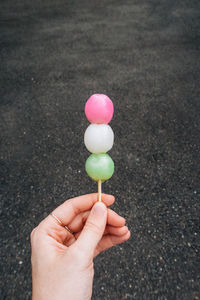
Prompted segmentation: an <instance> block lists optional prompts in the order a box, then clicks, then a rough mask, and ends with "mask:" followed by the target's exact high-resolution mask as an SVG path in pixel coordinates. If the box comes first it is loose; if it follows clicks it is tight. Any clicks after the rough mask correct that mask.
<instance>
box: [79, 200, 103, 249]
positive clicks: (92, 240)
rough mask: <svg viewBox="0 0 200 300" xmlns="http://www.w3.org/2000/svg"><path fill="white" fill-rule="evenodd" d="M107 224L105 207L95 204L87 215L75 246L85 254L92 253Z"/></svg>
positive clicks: (101, 204) (100, 203)
mask: <svg viewBox="0 0 200 300" xmlns="http://www.w3.org/2000/svg"><path fill="white" fill-rule="evenodd" d="M106 223H107V207H106V206H105V204H104V203H102V202H96V203H95V204H94V206H93V208H92V210H91V212H90V214H89V217H88V219H87V222H86V223H85V226H84V228H83V230H82V232H81V234H80V236H79V238H78V239H77V241H76V243H77V244H78V245H77V246H79V247H81V249H82V250H83V251H84V252H85V253H91V251H92V253H94V251H95V249H96V247H97V245H98V243H99V241H100V240H101V238H102V236H103V233H104V230H105V227H106Z"/></svg>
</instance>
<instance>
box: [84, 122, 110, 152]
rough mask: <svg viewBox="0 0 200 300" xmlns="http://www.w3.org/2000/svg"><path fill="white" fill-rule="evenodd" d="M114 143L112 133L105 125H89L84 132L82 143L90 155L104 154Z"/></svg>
mask: <svg viewBox="0 0 200 300" xmlns="http://www.w3.org/2000/svg"><path fill="white" fill-rule="evenodd" d="M113 142H114V133H113V131H112V128H111V127H110V126H109V125H107V124H90V125H89V126H88V128H87V129H86V131H85V135H84V143H85V146H86V148H87V149H88V151H89V152H91V153H106V152H107V151H109V150H110V149H111V148H112V146H113Z"/></svg>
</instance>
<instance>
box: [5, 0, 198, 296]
mask: <svg viewBox="0 0 200 300" xmlns="http://www.w3.org/2000/svg"><path fill="white" fill-rule="evenodd" d="M199 80H200V2H199V1H195V0H190V1H174V0H173V1H172V0H162V1H158V0H150V1H147V0H146V1H145V0H144V1H143V0H140V1H139V0H129V1H119V0H116V1H114V0H113V1H111V0H107V1H98V0H94V1H87V0H86V1H71V0H69V1H67V0H65V1H64V0H56V1H55V0H45V1H39V0H35V1H32V2H31V1H22V0H16V1H15V2H13V1H11V0H7V1H4V0H3V1H1V3H0V102H1V117H0V123H1V141H2V143H1V201H0V214H1V218H0V219H1V221H0V222H1V223H0V228H1V243H0V248H1V249H0V253H1V254H0V256H1V257H0V264H1V272H0V277H1V278H0V279H1V280H0V284H1V295H0V299H2V300H3V299H20V300H23V299H31V266H30V241H29V235H30V232H31V230H32V229H33V228H34V227H35V226H36V225H37V224H38V223H39V222H40V221H41V220H42V219H43V218H44V217H45V216H47V215H48V214H49V213H50V212H51V211H52V210H53V209H54V208H55V207H56V206H58V205H59V204H61V203H62V202H63V201H64V200H66V199H68V198H71V197H74V196H77V195H82V194H85V193H90V192H94V191H96V190H97V186H96V184H95V183H94V182H93V181H92V180H91V179H90V178H89V177H88V176H87V174H86V172H85V170H84V165H85V161H86V159H87V157H88V156H89V152H87V150H86V148H85V146H84V143H83V136H84V132H85V130H86V128H87V126H88V125H89V123H88V121H87V119H86V117H85V115H84V106H85V102H86V101H87V99H88V98H89V96H91V95H92V94H94V93H104V94H107V95H108V96H109V97H110V98H111V99H112V101H113V103H114V107H115V114H114V118H113V120H112V121H111V124H110V125H111V127H112V128H113V131H114V133H115V143H114V147H113V149H112V150H111V151H110V153H109V154H110V156H111V157H112V158H113V160H114V162H115V173H114V176H113V177H112V178H111V179H110V180H109V181H107V182H106V183H104V184H103V191H104V192H105V193H110V194H113V195H115V197H116V202H115V204H114V205H113V209H114V210H116V211H117V212H118V213H120V214H121V215H122V216H124V217H125V218H126V219H127V224H128V226H129V227H130V229H131V233H132V236H131V239H130V240H129V241H128V242H126V243H125V244H123V245H119V246H117V247H116V248H114V249H111V250H108V251H107V252H105V253H103V254H102V255H100V256H99V257H98V258H97V259H96V262H95V280H94V292H93V299H94V300H101V299H108V300H109V299H112V300H121V299H163V300H164V299H182V300H184V299H186V300H188V299H199V298H200V291H199V272H198V270H199V265H198V263H199V246H200V243H199V200H200V199H199V192H200V189H199V188H200V184H199V178H200V176H199V175H200V174H199V169H200V168H199V162H200V160H199V150H200V149H199V148H200V144H199V137H200V132H199V131H200V122H199V121H200V99H199V96H200V85H199Z"/></svg>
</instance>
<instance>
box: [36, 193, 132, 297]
mask: <svg viewBox="0 0 200 300" xmlns="http://www.w3.org/2000/svg"><path fill="white" fill-rule="evenodd" d="M96 202H97V194H89V195H84V196H80V197H77V198H73V199H70V200H67V201H65V202H64V203H63V204H62V205H60V206H59V207H57V208H56V209H55V210H54V212H53V213H54V215H55V216H56V217H57V218H58V219H59V220H60V221H61V222H62V224H60V223H59V222H58V221H57V220H56V219H55V218H54V217H53V216H52V215H49V216H48V217H47V218H46V219H44V220H43V221H42V222H41V223H40V224H39V225H38V226H37V227H36V228H35V229H34V230H33V231H32V233H31V248H32V256H31V261H32V279H33V300H51V299H52V300H65V299H68V300H89V299H91V296H92V283H93V275H94V268H93V259H94V257H95V256H96V255H98V254H99V253H101V252H102V251H104V250H106V249H108V248H110V247H112V246H115V245H117V244H120V243H122V242H124V241H126V240H128V239H129V237H130V232H129V230H128V228H127V227H126V226H125V219H124V218H122V217H120V216H119V215H118V214H116V213H115V212H114V211H113V210H111V209H108V208H107V207H106V206H110V205H112V204H113V202H114V197H113V196H110V195H105V194H102V202H97V203H96ZM95 203H96V204H95ZM64 225H67V227H68V228H69V229H70V230H71V231H72V232H73V234H72V233H70V232H69V231H68V230H67V229H66V228H64Z"/></svg>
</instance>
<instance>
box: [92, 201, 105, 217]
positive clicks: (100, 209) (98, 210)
mask: <svg viewBox="0 0 200 300" xmlns="http://www.w3.org/2000/svg"><path fill="white" fill-rule="evenodd" d="M105 212H106V206H105V204H103V203H102V202H97V203H96V204H95V205H94V207H93V213H94V214H95V215H98V216H103V215H104V214H105Z"/></svg>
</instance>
